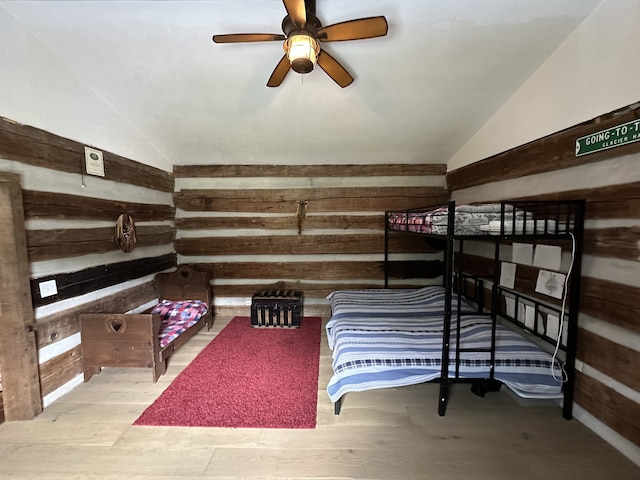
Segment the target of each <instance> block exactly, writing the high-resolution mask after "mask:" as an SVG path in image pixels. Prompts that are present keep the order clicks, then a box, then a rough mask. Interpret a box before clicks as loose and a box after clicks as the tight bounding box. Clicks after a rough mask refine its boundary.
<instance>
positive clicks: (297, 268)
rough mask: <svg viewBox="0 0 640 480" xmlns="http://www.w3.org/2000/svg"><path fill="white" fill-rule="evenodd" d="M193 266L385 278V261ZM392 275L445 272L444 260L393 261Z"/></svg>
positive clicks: (219, 275) (271, 274) (261, 274)
mask: <svg viewBox="0 0 640 480" xmlns="http://www.w3.org/2000/svg"><path fill="white" fill-rule="evenodd" d="M194 268H196V269H197V270H201V271H208V272H209V273H210V274H211V278H214V279H216V280H242V279H249V278H251V279H260V278H265V279H272V278H289V279H304V280H316V281H317V280H333V281H338V282H339V281H344V280H358V279H362V280H363V281H367V280H369V281H370V280H383V279H384V262H381V261H380V262H358V261H346V262H296V261H291V262H234V263H198V264H194ZM389 270H390V271H389V273H390V276H391V277H392V278H436V277H439V276H440V275H442V274H443V263H442V261H440V260H431V261H420V260H415V261H397V262H390V265H389Z"/></svg>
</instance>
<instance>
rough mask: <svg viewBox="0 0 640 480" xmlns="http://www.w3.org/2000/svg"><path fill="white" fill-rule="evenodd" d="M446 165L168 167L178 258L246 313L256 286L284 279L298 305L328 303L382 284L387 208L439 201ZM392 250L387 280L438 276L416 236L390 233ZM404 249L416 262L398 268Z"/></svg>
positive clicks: (435, 257) (222, 300)
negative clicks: (332, 296) (340, 292)
mask: <svg viewBox="0 0 640 480" xmlns="http://www.w3.org/2000/svg"><path fill="white" fill-rule="evenodd" d="M445 172H446V166H445V165H431V164H425V165H339V166H338V165H313V166H293V165H281V166H264V165H263V166H255V165H244V166H243V165H236V166H195V165H194V166H176V167H174V176H175V180H176V193H175V195H174V203H175V206H176V209H177V216H176V228H177V237H178V238H177V240H176V252H177V253H178V255H179V262H180V263H194V264H197V265H198V267H199V268H202V269H207V270H209V271H210V272H211V274H212V278H214V281H213V282H214V296H215V297H216V299H217V300H216V302H217V305H218V306H219V307H220V308H225V307H233V306H239V307H242V308H241V309H240V310H241V311H244V312H245V314H248V309H247V307H246V301H247V299H248V298H250V297H251V295H252V294H253V293H254V292H255V291H256V290H257V289H260V288H263V287H268V286H272V285H275V284H282V285H284V286H288V287H295V288H299V289H301V290H303V292H304V295H305V309H306V310H305V311H307V312H310V311H311V308H312V305H313V304H314V303H315V304H316V305H317V307H318V308H321V309H322V310H323V311H328V310H327V308H328V307H327V303H326V301H324V300H323V299H324V297H325V296H326V295H328V294H329V293H330V292H331V291H333V290H335V289H338V288H367V287H379V286H381V285H382V283H383V280H384V268H383V267H384V262H383V260H384V211H385V209H398V208H410V207H417V206H424V205H439V204H442V203H443V202H446V201H447V200H448V198H449V194H448V192H447V191H446V190H445V188H444V174H445ZM392 251H393V252H394V253H395V254H397V255H396V256H395V257H394V260H395V261H396V262H398V264H397V265H396V266H397V267H398V268H397V269H395V271H396V278H394V281H395V282H404V284H407V285H415V284H417V283H418V284H424V282H425V281H429V282H433V281H437V280H434V279H436V278H437V277H438V276H439V275H441V272H442V266H441V262H440V260H439V259H440V253H439V252H437V251H435V250H432V249H429V248H428V246H426V245H425V243H424V241H423V240H422V239H420V238H416V237H404V238H402V237H395V238H394V239H393V243H392ZM425 252H427V254H426V256H425ZM429 252H431V253H429ZM402 255H405V256H406V255H410V256H411V257H410V258H411V259H412V260H414V261H415V260H416V259H417V260H418V262H419V263H415V264H414V268H413V270H411V271H406V270H405V271H404V272H402V273H401V271H402V269H401V268H400V267H401V266H402V262H403V260H407V257H403V256H402ZM416 255H420V257H416ZM420 261H421V262H420ZM405 264H406V262H405ZM425 277H426V278H428V280H424V279H425ZM226 310H227V311H229V308H226Z"/></svg>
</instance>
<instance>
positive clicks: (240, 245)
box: [175, 234, 437, 256]
mask: <svg viewBox="0 0 640 480" xmlns="http://www.w3.org/2000/svg"><path fill="white" fill-rule="evenodd" d="M175 248H176V252H177V253H178V254H180V255H185V256H198V255H305V254H307V255H308V254H371V253H377V254H383V253H384V235H383V234H352V235H348V234H347V235H274V236H245V237H235V238H233V239H229V238H228V237H202V238H179V239H177V240H176V241H175ZM389 251H390V252H392V253H428V252H434V251H437V250H436V249H435V248H431V247H429V245H428V244H427V243H426V242H425V239H424V238H423V237H420V236H417V235H416V236H414V235H405V236H402V235H394V236H392V237H391V238H390V240H389Z"/></svg>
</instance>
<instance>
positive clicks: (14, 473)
mask: <svg viewBox="0 0 640 480" xmlns="http://www.w3.org/2000/svg"><path fill="white" fill-rule="evenodd" d="M229 320H230V318H226V319H221V318H216V322H215V325H214V328H213V329H212V331H211V332H205V331H203V332H201V333H199V334H197V335H196V336H195V337H194V338H193V339H191V340H190V342H189V343H188V344H187V345H185V346H184V347H183V348H182V349H181V350H179V351H178V352H177V353H175V354H174V356H173V357H172V361H171V363H170V365H169V368H168V372H167V374H166V375H165V376H163V377H161V378H160V380H159V381H158V383H156V384H153V383H152V381H151V371H150V370H143V369H128V370H124V369H105V370H104V371H103V372H102V373H101V374H100V375H97V376H95V377H93V378H92V379H91V381H90V382H88V383H85V384H82V385H80V386H79V387H78V388H76V389H75V390H73V391H72V392H71V393H69V394H67V395H66V396H64V397H62V398H61V399H59V400H58V401H56V402H54V403H53V404H52V405H50V406H49V407H47V408H46V409H45V410H44V412H43V413H42V414H41V415H40V416H39V417H38V418H36V419H35V420H32V421H27V422H11V423H5V424H3V425H0V478H3V479H5V478H6V479H38V480H49V479H50V480H54V479H55V480H62V479H65V480H70V479H106V480H119V479H123V480H124V479H127V480H146V479H154V480H163V479H164V480H179V479H198V478H201V479H206V478H222V479H224V478H226V479H243V478H246V479H268V478H269V479H273V478H278V479H285V478H286V479H302V478H309V479H384V480H390V479H394V480H395V479H420V480H423V479H515V478H517V479H519V480H528V479H549V478H557V479H574V478H575V479H581V480H584V479H598V480H601V479H608V480H612V479H638V478H640V469H639V468H638V467H637V466H636V465H634V464H633V463H632V462H630V461H629V460H627V459H626V458H625V457H624V456H622V455H621V454H620V453H618V452H617V451H616V450H614V449H613V448H612V447H610V446H609V445H608V444H607V443H605V442H604V441H603V440H601V439H600V438H599V437H597V436H596V435H595V434H594V433H592V432H591V431H590V430H589V429H587V428H586V427H585V426H583V425H582V424H580V423H579V422H577V421H576V420H572V421H566V420H564V419H563V418H562V416H561V414H560V409H559V408H556V407H521V406H519V405H518V404H517V403H516V402H515V401H514V400H513V399H512V398H511V397H510V396H509V395H507V394H506V393H504V392H498V393H492V394H488V395H487V397H486V398H480V397H477V396H475V395H473V394H472V393H471V392H470V391H469V387H468V386H465V385H458V386H455V387H457V388H454V389H453V393H452V395H451V399H450V402H449V408H448V410H447V415H446V416H445V417H439V416H438V414H437V411H436V409H437V397H438V388H437V385H434V384H424V385H416V386H411V387H404V388H399V389H387V390H378V391H370V392H363V393H354V394H349V395H347V396H346V397H345V400H344V402H343V408H342V413H341V414H340V415H339V416H335V415H334V414H333V406H332V404H331V402H330V401H329V399H328V397H327V395H326V392H325V391H324V388H325V386H326V384H327V382H328V379H329V376H330V374H331V361H330V359H331V356H330V351H329V350H328V348H327V346H326V339H324V338H323V347H322V353H321V355H322V357H321V361H320V382H319V391H318V425H317V428H316V429H313V430H268V429H265V430H261V429H224V428H180V427H134V426H132V425H131V424H132V422H133V421H134V420H135V419H136V418H137V417H138V416H139V415H140V414H141V413H142V411H143V410H144V409H145V408H146V407H147V406H148V405H149V404H150V403H151V402H152V401H153V400H154V399H155V398H156V397H157V396H158V395H159V394H160V393H161V392H162V391H163V390H164V388H166V387H167V385H168V384H169V383H170V382H171V380H172V379H173V378H175V376H176V375H177V374H178V373H179V372H180V371H181V369H182V368H184V367H185V366H186V365H187V364H188V363H189V362H190V361H191V359H192V358H193V357H195V355H197V354H198V352H199V351H200V350H201V349H202V348H203V347H204V346H205V345H206V344H207V343H208V342H209V341H211V339H212V338H213V337H214V336H215V334H216V333H217V332H219V331H220V330H221V329H222V328H223V327H224V325H226V323H227V322H228V321H229ZM212 368H224V366H223V365H212Z"/></svg>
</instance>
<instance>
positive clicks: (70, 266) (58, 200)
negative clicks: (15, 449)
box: [0, 118, 176, 406]
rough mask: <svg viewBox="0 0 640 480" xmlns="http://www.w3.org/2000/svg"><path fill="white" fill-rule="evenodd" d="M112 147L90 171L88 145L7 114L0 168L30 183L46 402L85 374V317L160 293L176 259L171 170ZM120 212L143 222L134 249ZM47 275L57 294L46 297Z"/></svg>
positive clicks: (27, 211) (29, 223)
mask: <svg viewBox="0 0 640 480" xmlns="http://www.w3.org/2000/svg"><path fill="white" fill-rule="evenodd" d="M92 147H93V148H98V149H100V147H99V146H92ZM103 154H104V163H105V177H104V178H102V177H94V176H86V175H85V176H83V169H84V145H83V144H81V143H78V142H75V141H72V140H68V139H65V138H62V137H59V136H57V135H54V134H51V133H48V132H45V131H42V130H39V129H36V128H32V127H29V126H25V125H20V124H17V123H15V122H12V121H10V120H8V119H4V118H0V171H7V172H12V173H16V174H18V175H19V176H20V185H21V187H22V197H23V206H24V216H25V220H26V223H25V225H26V238H27V249H28V258H29V263H30V266H31V278H30V283H31V291H32V301H33V308H34V312H35V314H36V320H35V322H36V323H35V325H34V326H33V329H34V330H35V332H36V342H37V348H38V349H39V352H40V355H39V357H40V365H39V370H40V387H41V392H42V395H43V398H44V400H45V406H46V402H47V400H48V399H55V398H56V395H59V394H61V393H64V392H65V391H66V389H69V388H72V386H73V385H74V384H75V383H77V382H78V381H81V380H79V379H81V374H82V357H81V348H80V345H79V342H80V338H79V337H80V335H79V322H78V318H79V315H80V314H81V313H90V312H98V311H114V312H126V311H129V310H132V309H135V308H137V307H139V306H140V305H143V304H145V303H148V302H151V301H153V300H154V299H155V290H154V288H153V284H152V278H153V275H154V274H155V273H157V272H159V271H163V270H166V269H169V268H172V267H174V266H175V265H176V254H175V250H174V248H173V241H174V239H175V226H174V217H175V208H174V206H173V199H172V194H173V187H174V180H173V177H172V174H171V173H170V172H165V171H162V170H159V169H156V168H153V167H149V166H146V165H144V164H141V163H139V162H136V161H134V160H130V159H127V158H123V157H121V156H118V155H115V154H113V153H110V152H108V151H104V152H103ZM121 213H128V214H130V215H131V216H133V218H134V220H135V222H136V230H137V244H136V248H135V249H134V250H133V251H132V252H131V253H123V252H121V251H120V250H119V249H118V248H117V245H116V244H115V241H114V232H115V222H116V219H117V218H118V216H119V215H120V214H121ZM46 280H55V281H56V283H57V289H58V293H57V294H56V295H53V296H49V297H45V298H41V296H40V291H39V283H40V282H42V281H46ZM3 338H4V337H3Z"/></svg>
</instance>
